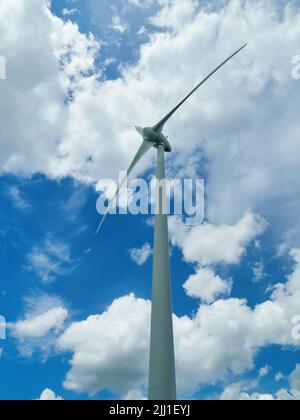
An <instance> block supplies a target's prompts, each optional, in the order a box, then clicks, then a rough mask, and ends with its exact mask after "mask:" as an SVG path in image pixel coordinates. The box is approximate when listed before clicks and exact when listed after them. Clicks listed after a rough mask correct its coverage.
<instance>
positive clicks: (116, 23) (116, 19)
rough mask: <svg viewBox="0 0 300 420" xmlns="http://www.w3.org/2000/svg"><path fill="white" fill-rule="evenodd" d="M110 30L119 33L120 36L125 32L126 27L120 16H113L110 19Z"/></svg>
mask: <svg viewBox="0 0 300 420" xmlns="http://www.w3.org/2000/svg"><path fill="white" fill-rule="evenodd" d="M112 28H113V29H114V30H115V31H117V32H121V34H123V33H124V32H126V30H127V28H128V25H127V24H126V23H125V22H123V21H122V20H121V17H120V16H117V15H115V16H113V17H112Z"/></svg>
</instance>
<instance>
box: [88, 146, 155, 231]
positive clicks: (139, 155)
mask: <svg viewBox="0 0 300 420" xmlns="http://www.w3.org/2000/svg"><path fill="white" fill-rule="evenodd" d="M151 147H153V144H152V143H150V142H148V141H145V140H144V141H143V143H142V144H141V147H140V148H139V150H138V151H137V153H136V155H135V157H134V159H133V161H132V162H131V165H130V166H129V168H128V170H127V172H126V175H125V177H124V178H123V180H122V182H121V184H120V185H119V187H118V189H117V191H116V193H115V195H114V197H113V199H112V200H111V202H110V205H109V207H108V209H107V210H106V213H105V214H104V216H103V217H102V219H101V222H100V224H99V226H98V229H97V232H96V236H97V235H98V233H99V231H100V229H101V226H102V225H103V223H104V221H105V219H106V217H107V215H108V213H109V212H110V210H111V209H112V206H113V204H114V202H115V200H116V198H117V196H118V194H119V192H120V190H121V188H122V187H123V185H124V183H125V181H126V179H127V178H128V177H129V175H130V174H131V172H132V171H133V169H134V168H135V166H136V165H137V164H138V162H139V161H140V160H141V159H142V157H143V156H144V155H145V154H146V153H147V152H148V150H150V149H151Z"/></svg>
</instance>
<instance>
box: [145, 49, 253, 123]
mask: <svg viewBox="0 0 300 420" xmlns="http://www.w3.org/2000/svg"><path fill="white" fill-rule="evenodd" d="M247 45H248V44H245V45H243V46H242V47H241V48H239V49H238V50H237V51H236V52H235V53H234V54H232V55H231V56H230V57H229V58H227V59H226V60H225V61H224V62H223V63H222V64H220V65H219V66H218V67H217V68H216V69H215V70H213V71H212V72H211V73H210V74H209V75H208V76H207V77H206V78H205V79H204V80H202V82H200V83H199V84H198V85H197V86H196V87H195V89H193V90H192V91H191V92H190V93H189V94H188V95H187V96H186V97H185V98H184V99H183V100H182V101H181V102H180V103H179V104H178V105H177V106H176V107H175V108H174V109H172V111H170V112H169V114H167V115H166V116H165V117H164V118H163V119H162V120H161V121H160V122H159V123H157V124H156V125H155V126H154V127H153V129H155V130H160V131H162V129H163V128H164V125H165V124H166V122H167V121H168V120H169V119H170V118H171V117H172V115H173V114H174V113H175V112H176V111H177V109H178V108H180V107H181V105H183V104H184V103H185V102H186V101H187V100H188V99H189V98H190V97H191V96H192V95H193V93H195V92H196V90H198V89H199V87H200V86H202V85H203V84H204V83H205V82H206V81H207V80H208V79H210V78H211V76H213V75H214V74H215V73H216V72H217V71H218V70H219V69H220V68H221V67H223V66H224V65H225V64H226V63H227V62H228V61H230V60H231V59H232V58H233V57H234V56H236V55H237V54H238V53H239V52H240V51H242V49H244V48H245V47H246V46H247Z"/></svg>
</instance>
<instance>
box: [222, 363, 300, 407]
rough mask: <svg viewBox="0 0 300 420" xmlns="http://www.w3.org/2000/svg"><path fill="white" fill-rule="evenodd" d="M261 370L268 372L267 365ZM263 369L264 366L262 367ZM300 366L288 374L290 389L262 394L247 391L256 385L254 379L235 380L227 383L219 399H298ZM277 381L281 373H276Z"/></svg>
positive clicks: (299, 392) (299, 395) (299, 394)
mask: <svg viewBox="0 0 300 420" xmlns="http://www.w3.org/2000/svg"><path fill="white" fill-rule="evenodd" d="M266 368H267V369H266V370H264V371H263V375H261V374H260V376H261V377H262V376H265V374H266V373H268V372H269V370H270V368H269V366H267V367H266ZM263 369H264V368H263ZM299 373H300V366H299V365H297V366H296V368H295V370H294V371H293V372H292V373H291V374H290V375H289V388H290V389H280V390H279V391H277V392H276V393H275V394H262V393H259V392H252V393H251V392H249V391H251V390H254V389H255V388H257V387H258V383H257V382H256V381H253V382H247V381H242V382H237V383H233V384H231V385H228V386H227V387H226V388H225V389H224V391H223V392H222V394H221V396H220V400H236V401H237V400H244V401H250V400H251V401H264V400H269V401H291V400H299V399H300V380H299ZM278 377H279V379H278V380H277V379H276V381H279V380H281V379H283V375H282V374H281V373H280V374H278Z"/></svg>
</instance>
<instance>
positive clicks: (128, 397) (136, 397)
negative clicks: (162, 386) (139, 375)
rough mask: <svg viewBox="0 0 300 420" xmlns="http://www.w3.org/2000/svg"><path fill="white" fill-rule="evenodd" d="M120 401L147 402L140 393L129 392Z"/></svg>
mask: <svg viewBox="0 0 300 420" xmlns="http://www.w3.org/2000/svg"><path fill="white" fill-rule="evenodd" d="M122 400H128V401H141V400H147V398H146V397H145V396H144V395H143V394H142V393H141V392H140V391H134V390H133V391H129V392H128V393H127V394H126V395H125V396H124V397H123V398H122Z"/></svg>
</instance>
